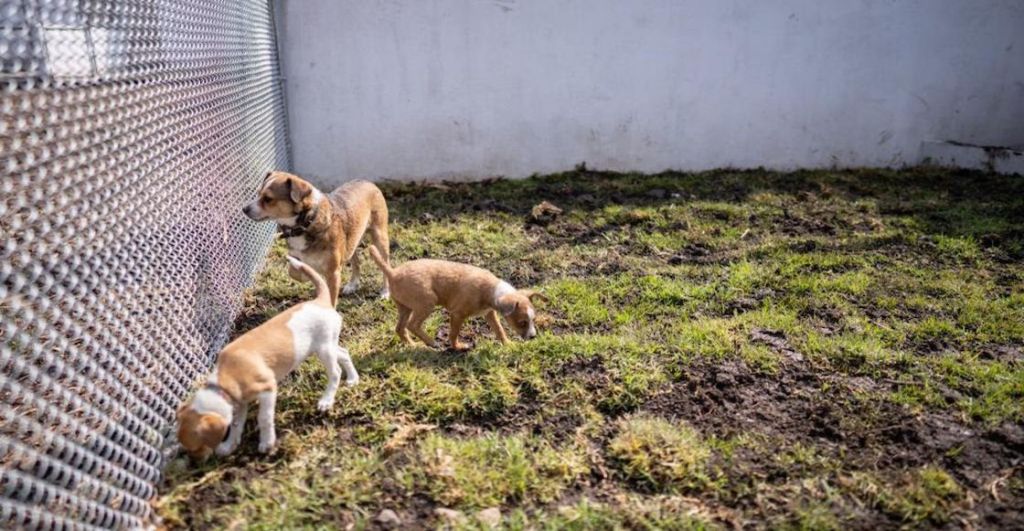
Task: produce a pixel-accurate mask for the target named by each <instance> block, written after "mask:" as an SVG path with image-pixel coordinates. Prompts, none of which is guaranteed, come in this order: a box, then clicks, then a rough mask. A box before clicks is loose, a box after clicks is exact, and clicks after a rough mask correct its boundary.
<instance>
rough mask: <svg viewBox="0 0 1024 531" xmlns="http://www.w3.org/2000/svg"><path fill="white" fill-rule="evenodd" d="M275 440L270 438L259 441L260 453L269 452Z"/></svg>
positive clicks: (275, 442)
mask: <svg viewBox="0 0 1024 531" xmlns="http://www.w3.org/2000/svg"><path fill="white" fill-rule="evenodd" d="M275 444H277V441H276V440H274V439H271V440H269V441H260V446H259V451H260V453H261V454H269V453H270V452H271V451H272V450H273V449H274V445H275Z"/></svg>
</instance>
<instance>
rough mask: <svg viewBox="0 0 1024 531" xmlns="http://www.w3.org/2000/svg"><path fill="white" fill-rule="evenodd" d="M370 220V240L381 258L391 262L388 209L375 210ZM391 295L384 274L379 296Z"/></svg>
mask: <svg viewBox="0 0 1024 531" xmlns="http://www.w3.org/2000/svg"><path fill="white" fill-rule="evenodd" d="M372 216H373V217H372V220H371V222H370V241H371V242H372V243H373V246H374V247H376V248H377V252H379V253H380V256H381V258H383V259H384V261H385V262H387V263H389V264H390V263H391V242H390V240H389V239H388V211H387V210H384V211H382V212H380V211H375V212H374V213H373V214H372ZM390 295H391V290H390V286H388V277H387V276H386V275H385V276H384V286H383V287H382V288H381V289H380V298H382V299H386V298H388V297H389V296H390Z"/></svg>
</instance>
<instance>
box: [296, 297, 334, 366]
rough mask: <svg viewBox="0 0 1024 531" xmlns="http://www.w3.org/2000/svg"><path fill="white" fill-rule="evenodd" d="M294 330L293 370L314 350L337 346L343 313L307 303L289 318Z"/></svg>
mask: <svg viewBox="0 0 1024 531" xmlns="http://www.w3.org/2000/svg"><path fill="white" fill-rule="evenodd" d="M288 329H289V330H291V331H292V341H293V348H294V352H295V361H294V363H292V370H295V368H296V367H298V366H299V364H300V363H302V361H303V360H305V359H306V357H308V356H309V355H310V354H311V353H313V352H324V351H326V350H329V349H332V348H335V347H337V343H338V334H340V333H341V315H339V314H338V313H337V312H335V311H334V310H331V309H329V308H323V307H321V306H318V305H316V304H312V303H306V304H304V305H303V306H302V308H300V309H299V311H297V312H295V314H294V315H292V318H291V319H289V320H288Z"/></svg>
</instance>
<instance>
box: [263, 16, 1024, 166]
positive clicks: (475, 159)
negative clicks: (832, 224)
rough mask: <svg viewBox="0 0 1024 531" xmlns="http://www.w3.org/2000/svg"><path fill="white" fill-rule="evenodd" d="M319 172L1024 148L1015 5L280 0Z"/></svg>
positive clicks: (296, 114) (807, 161) (292, 76)
mask: <svg viewBox="0 0 1024 531" xmlns="http://www.w3.org/2000/svg"><path fill="white" fill-rule="evenodd" d="M280 1H281V2H282V4H281V5H280V6H278V7H279V14H280V18H279V21H278V25H279V33H280V34H281V35H280V36H281V46H282V55H283V57H282V59H283V65H284V72H285V76H286V78H287V82H286V89H287V97H288V110H289V113H290V124H291V134H292V141H293V144H294V156H295V166H296V167H295V170H296V171H298V172H300V173H303V174H307V175H310V176H316V177H319V178H320V180H322V181H325V182H338V181H340V180H344V179H349V178H354V177H365V178H416V179H419V178H462V177H466V178H474V177H484V176H493V175H505V176H511V177H518V176H525V175H529V174H531V173H534V172H551V171H558V170H564V169H569V168H572V167H573V165H575V164H577V163H579V162H581V161H586V163H587V165H588V166H589V167H593V168H601V169H615V170H639V171H659V170H663V169H667V168H673V169H684V170H699V169H706V168H715V167H723V166H731V167H756V166H765V167H769V168H779V169H787V168H795V167H815V166H832V165H836V166H864V165H867V166H890V165H903V164H914V163H917V162H918V161H919V159H920V153H921V144H922V142H923V141H926V140H955V141H959V142H967V143H976V144H992V145H1019V144H1024V2H1022V1H1021V0H857V1H855V0H773V1H755V0H518V1H516V0H390V1H387V0H381V1H365V0H280Z"/></svg>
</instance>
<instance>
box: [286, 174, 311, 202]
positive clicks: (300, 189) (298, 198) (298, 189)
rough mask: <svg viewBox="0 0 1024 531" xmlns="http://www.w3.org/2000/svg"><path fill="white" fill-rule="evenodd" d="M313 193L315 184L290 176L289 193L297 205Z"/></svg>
mask: <svg viewBox="0 0 1024 531" xmlns="http://www.w3.org/2000/svg"><path fill="white" fill-rule="evenodd" d="M311 193H313V186H312V185H310V184H309V183H307V182H306V181H303V180H301V179H296V178H294V177H289V178H288V195H289V197H291V199H292V203H295V204H296V205H297V204H299V203H301V202H302V200H303V199H305V198H306V197H309V194H311Z"/></svg>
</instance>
